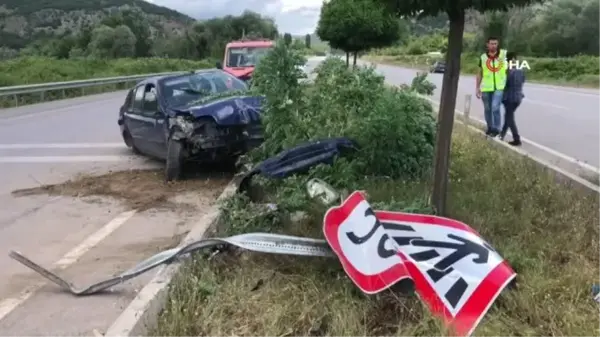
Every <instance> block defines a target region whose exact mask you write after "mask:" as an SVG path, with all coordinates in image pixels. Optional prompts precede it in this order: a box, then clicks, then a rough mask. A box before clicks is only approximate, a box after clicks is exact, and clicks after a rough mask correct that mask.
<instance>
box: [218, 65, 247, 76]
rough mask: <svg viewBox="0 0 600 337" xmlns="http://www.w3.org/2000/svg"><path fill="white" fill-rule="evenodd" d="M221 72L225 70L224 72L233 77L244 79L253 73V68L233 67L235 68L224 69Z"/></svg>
mask: <svg viewBox="0 0 600 337" xmlns="http://www.w3.org/2000/svg"><path fill="white" fill-rule="evenodd" d="M223 70H225V71H226V72H228V73H230V74H231V75H233V76H235V77H245V76H251V75H252V73H253V72H254V67H235V68H228V67H225V68H224V69H223Z"/></svg>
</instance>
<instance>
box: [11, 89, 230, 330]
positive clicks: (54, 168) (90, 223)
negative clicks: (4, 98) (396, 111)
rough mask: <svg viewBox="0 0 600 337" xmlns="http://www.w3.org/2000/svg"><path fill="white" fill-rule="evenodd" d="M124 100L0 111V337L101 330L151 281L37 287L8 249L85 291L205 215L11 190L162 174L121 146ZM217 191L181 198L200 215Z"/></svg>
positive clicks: (98, 98) (109, 97) (105, 97)
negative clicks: (143, 172) (103, 287)
mask: <svg viewBox="0 0 600 337" xmlns="http://www.w3.org/2000/svg"><path fill="white" fill-rule="evenodd" d="M124 99H125V93H124V92H115V93H107V94H101V95H93V96H85V97H80V98H76V99H69V100H62V101H55V102H49V103H43V104H36V105H30V106H24V107H20V108H15V109H5V110H0V204H1V205H2V207H1V208H0V247H1V248H2V249H1V250H0V335H5V336H6V335H13V336H17V335H28V336H33V335H88V336H89V335H92V334H93V329H97V330H99V331H101V332H102V331H105V329H107V328H108V327H109V325H110V324H111V323H112V322H113V321H114V320H115V319H116V318H117V317H118V315H119V314H120V312H121V311H122V310H123V309H124V308H125V307H126V306H127V305H128V304H129V302H130V301H131V300H132V299H133V298H134V296H135V295H136V291H137V290H139V289H141V288H142V286H143V285H144V284H145V283H146V282H147V281H148V280H149V279H150V278H151V277H152V276H153V273H149V274H148V275H144V276H142V277H140V278H138V279H135V280H133V281H132V282H129V283H128V284H127V285H121V286H118V287H116V291H115V292H112V293H108V294H104V295H98V296H90V297H80V298H76V297H74V296H72V295H70V294H65V293H60V292H58V291H57V289H58V288H57V286H56V285H54V284H46V285H44V283H45V282H43V281H44V279H43V278H42V277H41V276H40V275H38V274H35V273H34V272H31V271H29V269H27V268H25V267H24V266H22V265H21V264H19V263H17V262H16V261H14V260H12V259H10V258H9V257H8V252H9V250H17V251H20V252H21V253H23V254H24V255H26V256H28V257H30V258H31V259H32V260H34V261H36V262H38V263H40V264H42V265H43V266H46V267H51V266H52V265H53V264H55V263H58V265H59V266H60V267H62V268H63V270H62V271H60V272H59V273H60V274H62V275H65V277H66V278H67V279H70V280H74V282H75V283H76V284H77V285H81V286H86V285H87V284H90V283H92V282H97V281H100V280H103V279H105V278H107V277H111V276H113V275H115V274H116V273H118V272H122V271H124V270H126V269H128V268H130V267H132V266H133V265H135V264H136V263H137V262H139V261H140V260H142V259H144V258H147V257H148V256H150V255H152V254H154V253H156V252H158V251H160V250H163V249H166V248H170V247H173V246H175V245H177V244H178V243H179V240H180V239H181V236H182V235H183V234H185V233H186V232H187V231H188V230H189V229H190V228H191V226H193V225H194V222H195V220H196V219H198V218H199V217H200V216H202V215H203V213H204V212H203V211H201V210H200V211H199V210H194V211H183V210H181V209H177V207H175V208H172V209H149V210H146V211H139V212H131V209H128V208H127V207H125V205H124V204H123V203H122V202H120V201H117V200H115V199H111V198H106V197H87V198H73V197H69V196H60V195H59V196H48V195H30V196H21V197H15V196H13V195H12V194H11V192H12V191H14V190H17V189H23V188H32V187H39V186H41V185H46V184H56V183H62V182H64V181H67V180H69V179H73V178H75V177H76V176H78V175H81V174H104V173H109V172H111V171H112V172H114V171H122V170H131V169H140V168H160V167H161V166H162V165H161V164H160V163H156V162H153V161H150V160H148V159H146V158H143V157H139V156H134V155H132V153H131V151H129V150H128V149H127V148H126V147H125V145H124V144H123V141H122V139H121V136H120V134H119V127H118V125H117V115H118V111H119V107H120V106H121V104H122V103H123V101H124ZM157 179H161V177H160V176H159V177H157ZM161 183H162V182H161ZM217 185H218V184H217ZM203 192H205V193H203ZM219 192H220V191H212V190H208V189H207V190H206V191H203V190H201V189H200V190H198V191H197V192H196V193H195V195H194V196H188V197H187V198H186V202H187V201H189V202H190V203H191V204H199V205H202V206H204V209H205V211H206V210H207V209H208V207H207V206H208V205H209V204H211V203H212V202H214V200H215V195H216V194H218V193H219ZM184 208H185V207H182V209H184ZM55 266H56V264H55ZM40 282H41V283H40Z"/></svg>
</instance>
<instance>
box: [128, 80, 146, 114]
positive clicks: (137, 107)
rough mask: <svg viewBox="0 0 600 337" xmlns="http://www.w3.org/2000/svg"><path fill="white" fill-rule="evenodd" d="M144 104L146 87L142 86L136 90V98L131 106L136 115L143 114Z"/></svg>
mask: <svg viewBox="0 0 600 337" xmlns="http://www.w3.org/2000/svg"><path fill="white" fill-rule="evenodd" d="M143 104H144V86H143V85H140V86H139V87H137V88H135V96H134V98H133V102H132V104H131V111H132V112H136V113H141V112H142V108H143Z"/></svg>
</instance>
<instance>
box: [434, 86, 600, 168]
mask: <svg viewBox="0 0 600 337" xmlns="http://www.w3.org/2000/svg"><path fill="white" fill-rule="evenodd" d="M422 97H424V98H426V99H427V100H429V101H430V102H431V103H433V104H435V105H437V106H439V105H440V103H439V102H436V101H435V100H433V99H431V98H429V97H425V96H422ZM454 111H456V112H458V113H460V114H462V115H464V112H462V111H460V110H458V109H455V110H454ZM469 118H471V119H473V120H475V121H477V122H479V123H483V124H485V121H482V120H480V119H478V118H475V117H473V116H470V117H469ZM521 141H523V142H525V143H528V144H529V145H532V146H535V147H537V148H538V149H540V150H542V151H545V152H547V153H549V154H551V155H554V156H556V157H558V158H561V159H563V160H565V161H568V162H570V163H572V164H575V165H579V166H580V167H581V168H584V169H586V170H588V171H592V172H594V173H596V174H600V169H598V168H597V167H594V166H592V165H590V164H588V163H586V162H583V161H581V160H577V159H575V158H573V157H569V156H567V155H566V154H563V153H560V152H558V151H556V150H553V149H551V148H549V147H547V146H544V145H542V144H538V143H536V142H534V141H532V140H530V139H527V138H525V137H523V136H521Z"/></svg>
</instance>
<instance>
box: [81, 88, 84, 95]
mask: <svg viewBox="0 0 600 337" xmlns="http://www.w3.org/2000/svg"><path fill="white" fill-rule="evenodd" d="M81 96H85V87H81Z"/></svg>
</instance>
